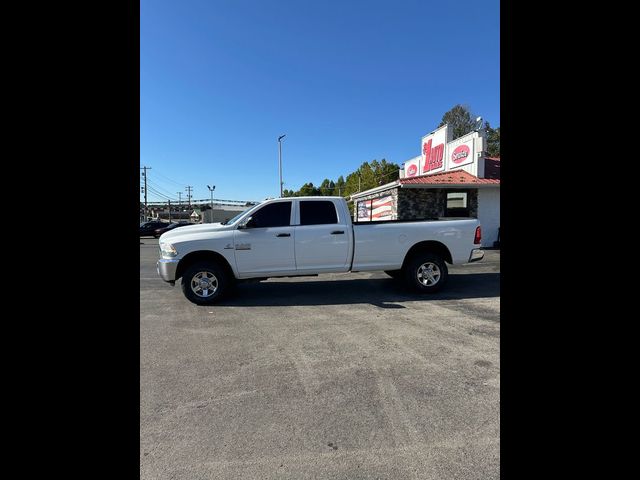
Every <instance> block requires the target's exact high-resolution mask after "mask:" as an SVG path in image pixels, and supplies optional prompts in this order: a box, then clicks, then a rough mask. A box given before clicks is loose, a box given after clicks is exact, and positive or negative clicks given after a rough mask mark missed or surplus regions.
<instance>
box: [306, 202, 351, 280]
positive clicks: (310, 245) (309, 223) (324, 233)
mask: <svg viewBox="0 0 640 480" xmlns="http://www.w3.org/2000/svg"><path fill="white" fill-rule="evenodd" d="M299 209H300V223H299V225H296V227H295V257H296V267H297V270H298V271H302V270H312V271H334V272H341V271H347V270H348V269H349V265H348V255H349V240H350V238H351V236H350V235H349V231H348V228H350V226H349V225H348V224H347V222H346V219H340V218H339V217H338V212H337V211H336V206H335V204H334V202H332V201H330V200H300V201H299Z"/></svg>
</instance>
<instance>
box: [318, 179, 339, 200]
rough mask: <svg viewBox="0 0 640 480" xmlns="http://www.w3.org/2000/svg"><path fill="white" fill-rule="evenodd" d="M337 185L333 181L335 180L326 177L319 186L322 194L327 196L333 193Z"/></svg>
mask: <svg viewBox="0 0 640 480" xmlns="http://www.w3.org/2000/svg"><path fill="white" fill-rule="evenodd" d="M335 186H336V184H335V183H334V182H333V180H329V179H328V178H325V179H324V180H323V181H322V183H321V184H320V187H319V190H320V195H324V196H326V197H329V196H331V195H333V190H334V188H335Z"/></svg>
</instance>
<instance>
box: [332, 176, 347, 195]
mask: <svg viewBox="0 0 640 480" xmlns="http://www.w3.org/2000/svg"><path fill="white" fill-rule="evenodd" d="M344 185H345V183H344V177H343V176H342V175H340V176H339V177H338V180H336V185H335V187H334V189H333V192H334V195H342V196H344Z"/></svg>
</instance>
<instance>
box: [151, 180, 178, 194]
mask: <svg viewBox="0 0 640 480" xmlns="http://www.w3.org/2000/svg"><path fill="white" fill-rule="evenodd" d="M149 183H150V184H151V185H152V186H154V187H155V188H156V190H159V191H162V192H164V193H165V195H173V193H171V192H170V191H169V190H167V189H166V188H164V187H161V186H160V185H158V184H157V183H156V182H154V181H152V180H151V179H149Z"/></svg>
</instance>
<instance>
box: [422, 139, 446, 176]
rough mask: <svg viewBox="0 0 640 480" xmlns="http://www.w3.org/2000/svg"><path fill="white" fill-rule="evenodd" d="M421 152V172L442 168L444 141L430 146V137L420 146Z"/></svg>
mask: <svg viewBox="0 0 640 480" xmlns="http://www.w3.org/2000/svg"><path fill="white" fill-rule="evenodd" d="M422 153H423V154H424V168H423V169H422V171H423V172H430V171H431V170H436V169H438V168H442V159H443V157H444V143H441V144H440V145H436V146H435V147H433V148H431V139H429V141H428V142H427V143H425V144H424V146H423V147H422Z"/></svg>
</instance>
